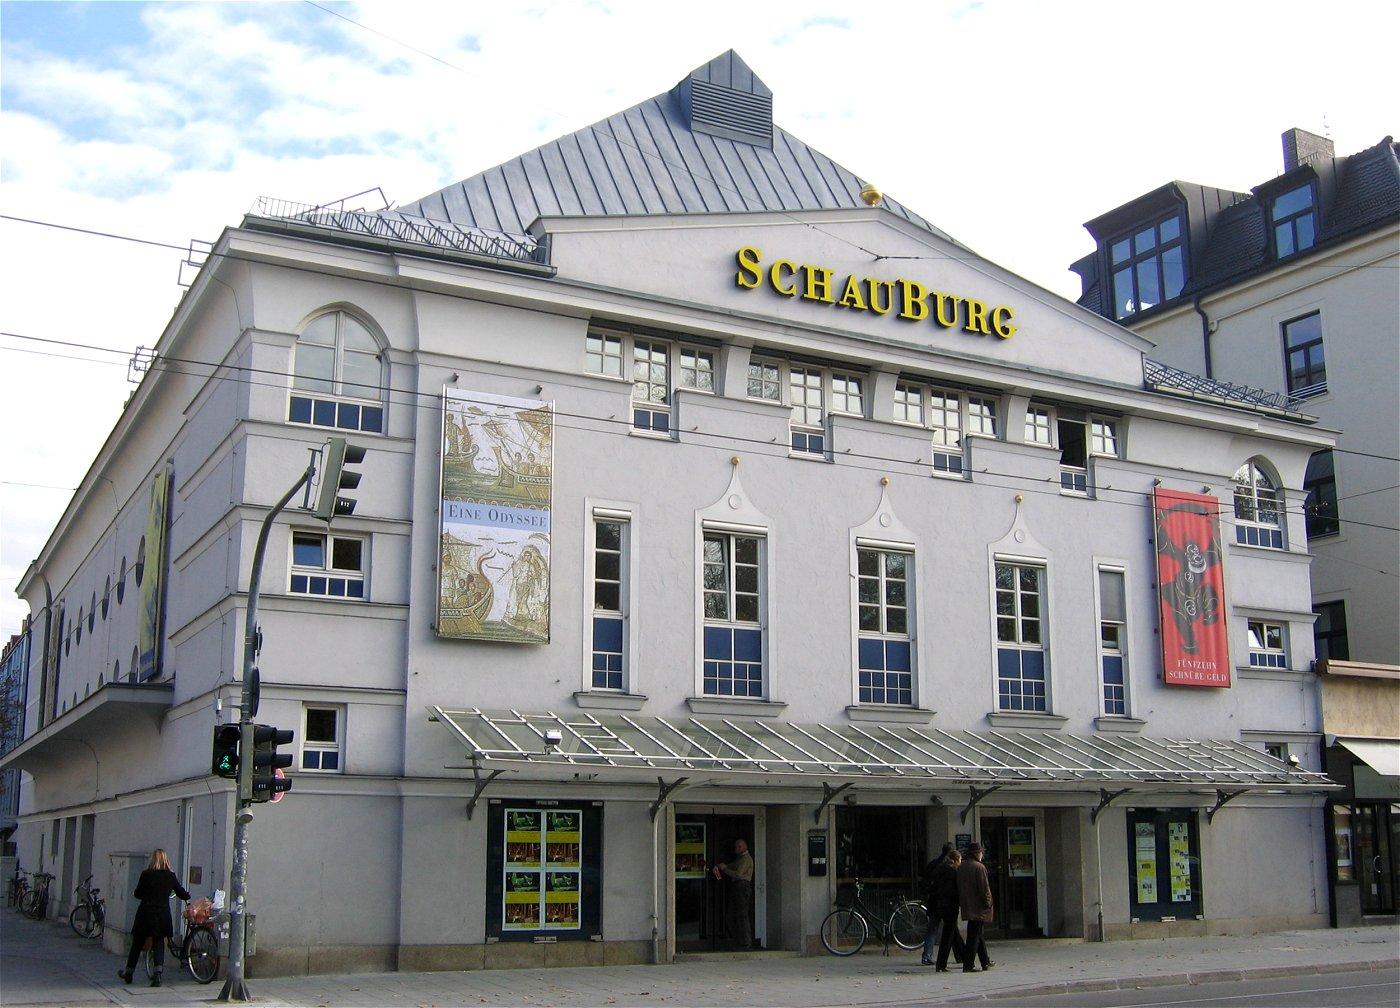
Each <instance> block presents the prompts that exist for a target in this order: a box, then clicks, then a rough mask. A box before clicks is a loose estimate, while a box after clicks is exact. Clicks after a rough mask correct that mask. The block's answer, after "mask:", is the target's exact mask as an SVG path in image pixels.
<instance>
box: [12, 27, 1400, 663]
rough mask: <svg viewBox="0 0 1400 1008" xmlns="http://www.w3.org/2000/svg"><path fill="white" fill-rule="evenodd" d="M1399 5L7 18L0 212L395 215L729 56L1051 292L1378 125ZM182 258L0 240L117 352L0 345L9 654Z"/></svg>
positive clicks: (29, 327)
mask: <svg viewBox="0 0 1400 1008" xmlns="http://www.w3.org/2000/svg"><path fill="white" fill-rule="evenodd" d="M1397 8H1400V5H1396V4H1393V3H1389V4H1387V3H1375V4H1368V3H1355V2H1347V0H1331V2H1329V3H1326V4H1318V3H1291V2H1285V0H1275V2H1269V3H1251V2H1243V0H1227V2H1221V0H1213V2H1208V3H1198V2H1194V0H1175V2H1171V3H1166V2H1156V3H1146V2H1131V3H1130V2H1125V0H1114V2H1088V0H1085V2H1077V0H1060V2H1054V3H1051V2H1030V0H1024V2H1021V0H1016V2H1013V0H1006V2H998V0H985V2H967V0H958V2H946V3H945V2H932V0H930V2H923V3H888V2H879V0H866V2H863V3H860V4H851V3H840V4H837V3H827V2H823V0H802V2H800V3H794V4H772V3H767V4H763V3H754V2H752V0H747V2H743V3H733V2H728V0H708V2H706V3H704V4H698V5H697V4H694V3H688V4H683V5H682V4H673V3H669V2H662V0H610V2H597V0H595V2H548V0H536V2H526V3H500V2H492V3H485V2H476V0H459V2H456V3H443V2H437V3H417V2H413V0H393V2H376V0H371V2H361V3H338V2H333V0H321V2H318V3H309V2H305V0H287V2H279V3H238V4H222V3H36V2H24V3H17V2H9V0H6V2H0V215H4V216H6V217H20V218H27V219H30V220H37V221H45V222H49V223H56V224H63V225H67V226H70V227H78V228H84V229H87V230H89V231H102V232H108V233H110V234H114V235H123V236H128V237H136V238H142V239H149V240H154V241H158V242H166V243H170V244H173V245H176V246H180V247H185V246H187V245H188V244H189V243H190V241H191V240H194V239H198V240H202V241H206V242H207V241H213V240H214V239H215V238H217V237H218V234H219V232H220V231H221V230H222V229H223V228H224V227H228V226H234V225H236V224H237V223H238V221H239V220H240V219H241V217H242V215H243V214H244V213H246V212H247V211H248V210H249V209H251V207H252V205H253V203H254V201H255V200H256V199H257V198H258V197H260V196H271V197H277V198H282V199H288V200H292V201H295V202H302V203H312V204H316V203H322V202H327V201H330V200H334V199H337V198H339V197H342V196H347V195H349V194H352V193H357V192H359V191H361V190H365V189H369V188H372V187H375V186H378V187H380V188H382V189H383V191H384V192H385V193H386V194H387V196H388V198H389V199H390V200H391V201H392V202H394V203H408V202H411V201H413V200H414V199H417V198H418V197H421V196H423V195H426V194H428V193H430V192H433V191H435V190H436V189H439V188H441V187H442V186H444V185H446V184H448V183H450V182H452V181H455V180H457V179H460V178H465V177H467V176H469V175H473V174H475V173H477V172H479V171H481V170H483V169H486V168H489V167H491V166H493V165H495V164H499V163H500V162H502V161H505V160H508V159H510V158H512V157H514V156H516V155H518V154H520V153H522V152H524V151H526V150H529V149H531V148H533V147H535V146H538V145H539V144H541V143H544V142H546V141H548V140H550V139H553V138H554V137H557V136H559V135H561V134H564V133H568V132H571V131H573V130H575V129H578V128H580V127H582V126H586V125H588V124H590V123H593V122H596V121H597V120H599V119H602V118H604V117H605V116H607V115H610V114H612V113H614V112H617V111H620V110H622V109H624V108H627V107H629V106H631V105H633V104H635V103H637V102H639V101H641V100H643V99H645V98H648V97H651V96H653V95H656V94H660V93H662V92H664V91H666V90H669V89H670V88H671V87H672V86H673V85H674V84H675V83H676V82H677V81H678V80H680V79H681V78H682V77H684V76H685V75H686V74H687V73H689V71H690V70H691V69H693V68H694V67H697V66H699V65H701V64H703V63H705V62H707V61H708V60H710V59H712V58H713V57H714V56H716V55H718V54H720V53H722V52H724V51H725V50H727V49H730V48H733V49H735V50H736V51H737V52H738V53H739V54H740V55H741V56H742V57H743V58H744V60H745V61H746V62H748V64H749V65H750V66H751V67H752V68H753V70H754V71H755V73H757V74H758V75H759V76H760V77H761V78H762V79H763V80H764V82H765V83H767V85H768V86H769V87H770V88H771V89H772V90H773V92H774V101H773V104H774V118H775V120H776V121H777V122H778V123H779V124H780V125H781V126H783V127H784V128H785V129H787V130H788V131H790V132H792V133H794V134H795V135H797V136H798V137H800V138H801V139H803V140H804V141H806V142H807V143H808V144H810V145H811V146H813V147H815V148H817V149H818V150H820V151H822V152H823V153H825V154H827V155H828V156H830V157H832V158H833V159H834V160H835V161H836V162H837V163H838V164H841V165H843V166H845V167H846V168H848V169H850V170H851V171H853V172H854V173H856V174H857V175H859V176H861V177H862V178H866V179H869V180H870V181H872V182H873V183H874V184H876V185H877V186H878V187H880V188H881V189H883V190H884V191H885V192H886V193H887V194H889V195H890V196H891V197H893V198H894V199H897V200H899V201H900V202H901V203H903V204H904V205H906V206H908V207H910V208H911V209H913V210H915V211H916V212H918V213H919V214H921V215H923V216H924V217H926V218H927V219H929V220H930V221H932V222H933V223H934V224H936V225H937V226H938V227H940V228H942V229H943V230H944V231H946V232H948V233H950V234H952V235H953V236H954V237H955V238H957V239H958V240H959V241H961V242H963V243H964V244H965V245H968V246H970V247H971V248H973V249H975V250H976V251H978V252H979V253H981V254H982V255H984V256H986V257H987V258H989V259H991V260H993V261H995V262H998V263H1000V264H1001V265H1003V266H1005V267H1007V268H1009V269H1011V270H1012V271H1014V272H1016V273H1019V274H1020V275H1022V276H1024V277H1026V278H1028V279H1030V280H1032V281H1034V282H1036V283H1038V284H1040V285H1042V286H1044V287H1046V288H1048V289H1050V290H1053V291H1055V292H1057V293H1059V294H1062V295H1064V296H1066V297H1070V298H1073V297H1075V296H1077V294H1078V293H1079V287H1078V281H1077V278H1075V277H1074V275H1073V274H1071V273H1069V272H1068V269H1067V267H1068V264H1069V263H1070V262H1072V261H1074V260H1075V259H1078V258H1079V257H1080V256H1082V255H1084V254H1085V253H1087V252H1089V251H1091V249H1092V242H1091V241H1090V239H1089V237H1088V235H1087V234H1086V232H1085V231H1084V230H1083V227H1082V224H1083V222H1084V221H1086V220H1089V219H1091V218H1093V217H1095V216H1097V215H1099V214H1100V213H1102V212H1104V211H1106V210H1108V209H1111V208H1113V207H1115V206H1117V205H1119V204H1121V203H1123V202H1125V201H1127V200H1129V199H1131V198H1133V197H1135V196H1138V195H1140V194H1142V193H1145V192H1148V191H1150V190H1152V189H1155V188H1157V187H1158V186H1160V185H1162V184H1163V183H1164V182H1167V181H1169V180H1171V179H1174V178H1177V179H1185V180H1188V181H1193V182H1200V183H1204V184H1207V185H1214V186H1219V187H1223V188H1230V189H1244V190H1247V189H1249V188H1251V187H1253V186H1255V185H1258V184H1259V183H1261V182H1263V181H1265V180H1267V179H1269V178H1272V177H1273V176H1275V175H1277V174H1279V173H1280V172H1281V170H1282V163H1281V153H1280V143H1279V135H1280V134H1281V133H1282V132H1283V131H1284V130H1287V129H1289V128H1290V127H1293V126H1301V127H1303V128H1305V129H1309V130H1312V131H1314V132H1320V133H1325V134H1327V135H1329V136H1331V137H1332V138H1333V139H1334V141H1335V142H1336V145H1337V150H1338V151H1339V153H1352V152H1354V151H1356V150H1359V149H1361V148H1363V147H1369V146H1371V145H1373V144H1375V143H1377V142H1378V141H1379V140H1380V139H1381V138H1382V137H1384V136H1386V135H1389V134H1393V133H1395V132H1396V124H1395V121H1394V120H1395V112H1396V103H1395V101H1394V95H1395V88H1394V78H1393V73H1392V67H1393V52H1392V50H1391V47H1392V45H1393V41H1394V39H1395V38H1396V29H1397V27H1398V26H1400V16H1398V15H1397V13H1396V12H1397ZM356 22H357V23H356ZM184 258H185V256H184V254H183V253H182V252H180V251H177V250H174V249H169V248H155V247H150V246H143V245H139V244H133V243H130V242H125V241H121V240H118V239H114V238H109V237H101V236H98V235H86V234H77V233H74V232H72V231H63V230H58V229H55V228H50V227H45V226H41V225H37V224H32V223H21V222H16V221H13V220H0V334H19V335H21V336H28V337H39V338H42V339H49V340H68V341H75V342H81V343H88V344H97V345H100V346H103V347H107V348H110V349H111V350H113V351H117V352H114V353H110V354H99V353H94V352H92V351H79V350H65V349H63V348H61V347H56V346H54V345H52V344H37V343H34V342H32V341H27V340H22V339H18V338H16V336H14V335H0V633H3V634H5V635H6V637H7V636H8V634H10V633H12V632H14V631H15V630H17V629H18V628H19V625H20V621H21V619H22V618H23V616H24V614H25V612H27V606H26V605H25V603H24V602H23V601H22V600H20V599H18V598H16V597H15V594H14V591H15V585H16V583H17V582H18V580H19V578H20V577H21V576H22V574H23V573H24V571H25V569H26V568H27V567H28V565H29V564H30V562H31V561H32V560H33V559H34V557H35V556H37V555H38V553H39V551H40V550H41V549H42V548H43V545H44V543H45V541H46V540H47V538H48V536H49V534H50V532H51V531H52V529H53V527H54V525H55V524H56V523H57V521H58V519H59V518H60V517H61V515H62V513H63V509H64V508H65V506H66V505H67V503H68V501H69V499H70V497H71V493H72V489H73V488H74V487H76V486H77V485H78V483H79V481H81V479H82V478H83V475H84V473H85V472H86V471H87V469H88V466H89V465H90V463H91V462H92V460H93V458H94V457H95V455H96V453H97V451H98V449H99V448H100V447H101V445H102V442H103V441H104V440H105V439H106V437H107V435H108V433H109V432H110V431H111V428H112V425H113V423H114V422H115V420H116V418H117V416H118V415H119V413H120V411H121V408H122V404H123V403H124V402H125V400H126V398H127V396H128V395H129V394H130V392H131V391H132V389H133V388H134V385H132V384H130V383H129V380H128V369H127V364H126V361H125V357H126V356H129V355H130V354H131V353H132V352H133V351H134V350H135V348H137V347H138V346H145V347H150V346H153V345H154V344H155V343H156V341H157V339H158V338H159V336H160V333H161V330H162V329H163V327H164V325H165V323H166V322H167V321H168V320H169V318H170V313H171V311H172V309H173V308H174V306H175V303H176V301H177V300H178V298H179V296H180V294H181V292H182V288H181V287H180V286H179V283H180V281H181V279H182V278H183V279H184V280H185V281H186V282H188V279H189V277H190V275H191V270H190V269H189V268H188V267H184V268H183V269H182V267H181V260H182V259H184ZM36 351H38V352H37V353H36ZM52 354H63V355H68V356H65V357H55V356H45V355H52ZM71 357H100V358H102V360H101V361H92V360H85V359H78V360H74V359H69V358H71Z"/></svg>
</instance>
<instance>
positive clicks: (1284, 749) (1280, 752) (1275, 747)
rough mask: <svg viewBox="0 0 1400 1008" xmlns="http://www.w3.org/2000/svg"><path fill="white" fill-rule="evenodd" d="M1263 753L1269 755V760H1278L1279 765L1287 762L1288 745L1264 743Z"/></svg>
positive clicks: (1285, 743)
mask: <svg viewBox="0 0 1400 1008" xmlns="http://www.w3.org/2000/svg"><path fill="white" fill-rule="evenodd" d="M1264 752H1265V753H1267V754H1268V755H1269V758H1271V759H1276V760H1278V761H1279V762H1280V763H1287V762H1288V743H1287V742H1265V743H1264Z"/></svg>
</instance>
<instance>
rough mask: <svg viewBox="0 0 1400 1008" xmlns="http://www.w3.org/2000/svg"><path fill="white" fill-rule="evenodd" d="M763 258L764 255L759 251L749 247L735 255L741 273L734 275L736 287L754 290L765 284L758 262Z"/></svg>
mask: <svg viewBox="0 0 1400 1008" xmlns="http://www.w3.org/2000/svg"><path fill="white" fill-rule="evenodd" d="M761 258H762V254H761V253H760V252H759V251H758V249H756V248H750V247H748V246H745V247H744V248H741V249H740V250H739V251H738V252H736V253H735V254H734V261H735V262H737V263H738V264H739V272H737V273H735V274H734V286H736V287H747V288H748V289H749V290H753V288H755V287H757V286H758V285H759V284H760V283H762V282H763V274H762V273H761V272H759V269H758V261H759V259H761Z"/></svg>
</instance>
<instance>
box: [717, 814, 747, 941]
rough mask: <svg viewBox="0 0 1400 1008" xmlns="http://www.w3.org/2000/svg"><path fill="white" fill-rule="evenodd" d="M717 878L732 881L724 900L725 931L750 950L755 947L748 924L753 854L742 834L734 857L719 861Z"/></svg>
mask: <svg viewBox="0 0 1400 1008" xmlns="http://www.w3.org/2000/svg"><path fill="white" fill-rule="evenodd" d="M714 874H715V878H716V879H721V878H724V879H728V880H729V892H728V893H727V894H726V895H727V896H728V898H727V899H726V900H725V901H724V903H725V921H724V930H725V933H726V934H727V935H728V937H729V940H730V941H731V942H733V943H734V946H735V948H738V949H739V950H740V951H743V952H747V951H749V949H751V948H753V929H752V928H751V927H750V926H749V908H750V907H751V906H752V905H753V855H751V854H750V853H749V845H748V842H747V841H745V840H744V838H743V837H740V838H739V839H737V840H735V841H734V860H733V861H729V862H727V863H723V864H717V865H715V868H714Z"/></svg>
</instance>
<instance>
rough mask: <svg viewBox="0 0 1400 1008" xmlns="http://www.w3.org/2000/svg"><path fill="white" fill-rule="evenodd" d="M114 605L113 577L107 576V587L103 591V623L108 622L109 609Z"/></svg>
mask: <svg viewBox="0 0 1400 1008" xmlns="http://www.w3.org/2000/svg"><path fill="white" fill-rule="evenodd" d="M111 604H112V575H110V574H108V575H107V587H105V588H103V589H102V621H103V622H104V623H105V622H106V621H107V609H108V607H109V606H110V605H111Z"/></svg>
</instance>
